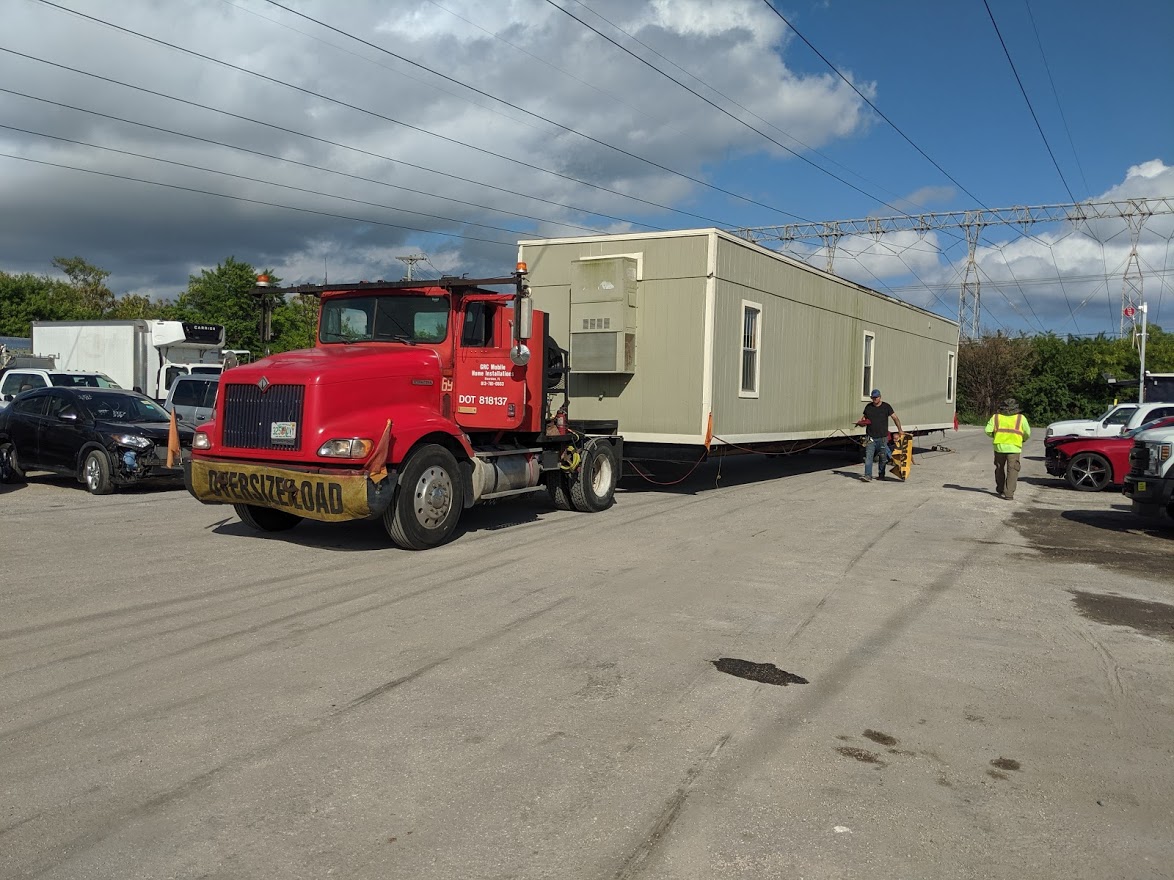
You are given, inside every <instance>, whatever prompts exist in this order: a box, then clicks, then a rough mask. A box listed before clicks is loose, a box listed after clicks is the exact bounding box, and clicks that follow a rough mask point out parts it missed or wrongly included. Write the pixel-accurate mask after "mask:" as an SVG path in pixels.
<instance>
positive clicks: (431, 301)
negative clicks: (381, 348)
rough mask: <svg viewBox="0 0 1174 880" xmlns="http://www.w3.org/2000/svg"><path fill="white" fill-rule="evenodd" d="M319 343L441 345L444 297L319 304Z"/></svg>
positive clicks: (444, 330)
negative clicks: (395, 342)
mask: <svg viewBox="0 0 1174 880" xmlns="http://www.w3.org/2000/svg"><path fill="white" fill-rule="evenodd" d="M318 326H319V330H318V341H319V342H324V343H337V342H342V343H351V342H382V341H387V342H392V341H398V342H410V343H413V344H414V343H417V342H443V341H444V338H445V337H446V336H447V335H448V297H446V296H420V295H418V294H415V295H405V296H387V295H383V296H348V297H337V298H335V299H328V300H326V301H325V302H323V303H322V320H321V322H320V323H319V325H318Z"/></svg>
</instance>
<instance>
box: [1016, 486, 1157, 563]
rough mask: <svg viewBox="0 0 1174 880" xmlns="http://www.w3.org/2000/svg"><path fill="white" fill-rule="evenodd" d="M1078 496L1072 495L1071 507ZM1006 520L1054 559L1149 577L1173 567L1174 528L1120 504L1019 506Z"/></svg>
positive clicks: (1036, 547)
mask: <svg viewBox="0 0 1174 880" xmlns="http://www.w3.org/2000/svg"><path fill="white" fill-rule="evenodd" d="M1057 491H1065V490H1062V489H1058V490H1057ZM1071 494H1072V495H1073V496H1079V494H1080V493H1076V492H1073V493H1071ZM1078 500H1079V498H1078V497H1076V498H1074V499H1073V502H1072V503H1073V506H1075V502H1076V501H1078ZM1010 522H1011V525H1013V526H1014V527H1015V529H1016V531H1018V532H1019V534H1020V535H1022V536H1023V538H1025V539H1026V540H1027V541H1028V543H1029V546H1030V548H1031V549H1032V550H1035V551H1038V552H1039V553H1041V554H1043V555H1044V556H1045V557H1047V558H1049V559H1054V560H1056V561H1059V562H1076V563H1085V564H1088V565H1098V566H1101V567H1102V568H1108V569H1112V570H1114V571H1123V572H1127V573H1129V574H1136V575H1139V576H1141V577H1144V578H1149V579H1153V578H1155V577H1160V576H1161V575H1162V574H1163V573H1164V572H1169V571H1171V570H1174V530H1171V529H1169V528H1165V529H1163V528H1156V527H1154V526H1153V525H1152V524H1150V523H1148V521H1146V520H1144V519H1142V518H1141V517H1139V516H1137V515H1135V514H1134V513H1133V512H1132V511H1130V509H1129V508H1128V507H1127V506H1124V505H1114V506H1113V507H1112V508H1111V509H1109V510H1104V509H1101V510H1078V509H1073V510H1056V509H1054V508H1048V507H1035V506H1031V507H1028V506H1025V507H1022V508H1020V509H1018V510H1016V511H1015V512H1014V513H1013V514H1012V515H1011V517H1010Z"/></svg>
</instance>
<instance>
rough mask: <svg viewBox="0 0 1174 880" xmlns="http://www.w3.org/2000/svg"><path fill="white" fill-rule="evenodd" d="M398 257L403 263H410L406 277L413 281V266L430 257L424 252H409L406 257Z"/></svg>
mask: <svg viewBox="0 0 1174 880" xmlns="http://www.w3.org/2000/svg"><path fill="white" fill-rule="evenodd" d="M396 259H397V260H399V261H400V262H402V263H407V264H408V274H407V276H405V279H406V280H407V281H411V280H412V267H413V266H415V265H416V264H417V263H419V262H421V261H423V260H427V259H428V257H427V256H426V255H424V254H409V255H408V256H406V257H396Z"/></svg>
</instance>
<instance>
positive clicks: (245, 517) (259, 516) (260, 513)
mask: <svg viewBox="0 0 1174 880" xmlns="http://www.w3.org/2000/svg"><path fill="white" fill-rule="evenodd" d="M232 509H233V510H235V511H236V515H237V516H239V517H240V518H241V522H243V523H244V524H245V525H246V526H251V527H252V528H254V529H256V530H257V531H259V532H285V531H288V530H289V529H292V528H293V527H294V526H296V525H297V524H298V523H300V522H301V521H302V518H301V517H300V516H298V515H297V514H296V513H289V512H287V511H284V510H274V509H273V508H272V507H258V506H257V505H256V504H234V505H232Z"/></svg>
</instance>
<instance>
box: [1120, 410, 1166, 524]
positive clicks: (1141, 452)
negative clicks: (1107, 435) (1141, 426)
mask: <svg viewBox="0 0 1174 880" xmlns="http://www.w3.org/2000/svg"><path fill="white" fill-rule="evenodd" d="M1124 491H1125V494H1126V495H1128V496H1129V497H1130V499H1131V500H1132V502H1133V504H1132V507H1133V512H1134V513H1136V514H1137V515H1138V516H1144V517H1148V518H1157V519H1162V518H1165V519H1174V428H1153V429H1151V430H1149V431H1142V432H1141V433H1140V434H1138V435H1137V436H1136V437H1134V438H1133V449H1131V450H1130V451H1129V474H1128V475H1127V476H1126V477H1125V489H1124Z"/></svg>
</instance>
